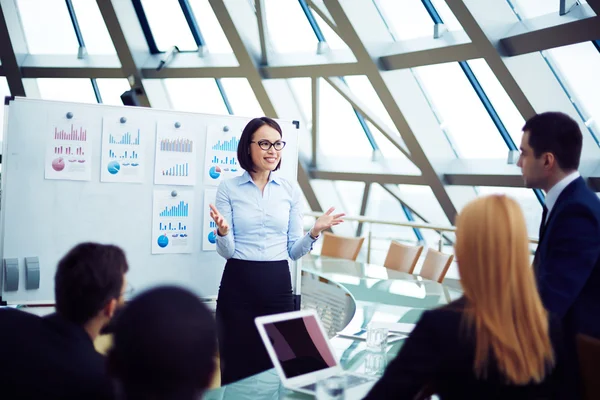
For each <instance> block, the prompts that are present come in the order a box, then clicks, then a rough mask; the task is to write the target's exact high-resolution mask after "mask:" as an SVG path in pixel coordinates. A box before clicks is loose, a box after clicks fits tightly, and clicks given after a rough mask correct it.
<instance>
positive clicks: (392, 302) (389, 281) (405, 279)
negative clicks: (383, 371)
mask: <svg viewBox="0 0 600 400" xmlns="http://www.w3.org/2000/svg"><path fill="white" fill-rule="evenodd" d="M302 271H303V272H304V273H307V274H309V275H315V276H316V277H318V278H321V277H322V278H325V279H326V280H329V281H333V282H335V283H337V284H339V285H341V286H343V287H344V288H345V289H346V290H347V291H348V292H349V293H350V294H351V296H352V297H353V299H354V302H355V305H356V310H355V312H354V316H353V317H352V319H351V321H350V322H349V324H348V325H347V326H346V328H345V329H344V332H353V333H354V332H355V333H358V332H361V331H362V332H364V331H366V328H367V326H368V325H369V323H371V322H383V323H396V322H400V323H408V324H414V323H416V322H417V321H418V320H419V318H420V316H421V314H422V313H423V311H425V310H427V309H431V308H435V307H438V306H441V305H443V304H447V303H449V302H451V301H453V300H456V299H457V298H459V297H460V296H461V295H462V293H461V292H460V291H459V290H456V289H453V288H449V287H446V286H444V285H443V284H440V283H438V282H433V281H429V280H425V279H422V278H420V277H418V276H414V275H411V274H407V273H403V272H399V271H394V270H389V269H387V268H385V267H382V266H378V265H373V264H367V263H362V262H355V261H349V260H342V259H334V258H326V257H320V256H312V255H309V256H306V257H303V258H302ZM330 343H331V345H332V347H333V349H334V351H335V352H336V355H337V356H338V359H339V360H340V363H341V365H342V367H343V369H345V370H348V371H353V372H356V373H365V372H366V371H365V368H366V366H367V364H371V365H372V363H373V362H374V361H376V362H377V361H378V362H381V360H375V359H374V358H376V357H379V358H381V357H382V355H381V354H376V353H373V352H371V351H370V350H368V349H367V347H366V342H365V341H364V340H358V339H350V338H346V337H340V336H335V337H333V338H331V339H330ZM403 343H404V340H400V341H396V342H394V343H392V344H389V345H388V346H387V348H386V350H385V352H384V356H385V357H384V358H387V360H384V361H383V362H384V364H385V362H386V361H387V362H389V361H391V360H392V359H393V358H394V357H395V356H396V354H397V353H398V351H399V350H400V348H401V347H402V344H403ZM310 397H311V396H308V395H305V394H301V393H297V392H293V391H290V390H287V389H285V388H284V387H283V385H282V384H281V381H280V379H279V377H278V375H277V372H276V371H275V369H271V370H269V371H265V372H263V373H261V374H257V375H255V376H252V377H249V378H246V379H243V380H241V381H239V382H235V383H232V384H229V385H226V386H223V387H221V388H218V389H214V390H211V391H208V392H206V394H205V396H204V398H205V399H209V400H212V399H215V400H216V399H305V398H310Z"/></svg>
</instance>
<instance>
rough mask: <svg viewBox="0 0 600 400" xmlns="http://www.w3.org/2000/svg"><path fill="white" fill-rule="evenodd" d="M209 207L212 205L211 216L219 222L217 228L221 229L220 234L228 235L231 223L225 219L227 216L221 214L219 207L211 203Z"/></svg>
mask: <svg viewBox="0 0 600 400" xmlns="http://www.w3.org/2000/svg"><path fill="white" fill-rule="evenodd" d="M209 207H210V217H211V218H212V219H213V221H215V223H216V224H217V229H218V230H219V235H221V236H225V235H227V234H228V233H229V224H228V223H227V221H226V220H225V217H223V216H222V215H221V213H220V212H219V210H217V207H215V206H214V205H212V204H210V205H209Z"/></svg>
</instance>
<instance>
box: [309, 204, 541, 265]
mask: <svg viewBox="0 0 600 400" xmlns="http://www.w3.org/2000/svg"><path fill="white" fill-rule="evenodd" d="M322 214H323V213H322V212H314V211H310V212H306V213H304V215H305V216H308V217H314V218H315V219H317V218H319V217H320V216H321V215H322ZM344 220H345V221H356V222H359V223H363V224H366V225H367V226H368V228H367V230H368V231H367V263H369V262H371V245H372V241H373V239H387V240H394V238H393V237H374V236H373V233H372V229H371V228H372V226H373V225H391V226H402V227H406V228H417V229H429V230H432V231H436V232H438V233H439V235H440V240H439V241H438V251H440V252H441V251H442V248H443V246H444V241H446V240H447V238H446V237H445V236H444V233H448V232H455V231H456V227H454V226H441V225H434V224H428V223H418V222H405V221H389V220H385V219H378V218H371V217H365V216H360V215H359V216H349V215H346V216H344ZM529 243H532V244H537V243H538V239H537V238H531V237H530V238H529Z"/></svg>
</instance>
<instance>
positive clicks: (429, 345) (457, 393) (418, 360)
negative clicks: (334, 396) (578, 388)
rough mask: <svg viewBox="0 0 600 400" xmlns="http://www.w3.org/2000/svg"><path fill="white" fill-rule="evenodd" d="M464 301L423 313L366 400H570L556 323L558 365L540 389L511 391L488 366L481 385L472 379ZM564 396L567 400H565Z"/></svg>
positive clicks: (471, 341)
mask: <svg viewBox="0 0 600 400" xmlns="http://www.w3.org/2000/svg"><path fill="white" fill-rule="evenodd" d="M465 304H466V300H464V298H462V299H459V300H457V301H455V302H453V303H450V304H448V305H447V306H444V307H442V308H438V309H436V310H430V311H426V312H425V313H423V316H422V317H421V319H420V320H419V322H418V323H417V326H416V327H415V329H414V330H413V331H412V333H411V334H410V336H409V337H408V339H406V343H404V345H403V346H402V348H401V350H400V353H398V356H397V357H396V358H395V359H394V360H393V361H392V362H391V363H390V364H389V365H388V367H387V368H386V370H385V373H384V375H383V377H382V378H381V379H380V380H379V382H377V383H376V384H375V386H374V387H373V389H372V390H371V392H370V393H369V394H368V395H367V397H366V398H367V399H414V398H420V397H415V396H417V394H419V393H421V391H424V392H425V393H429V394H433V393H435V394H437V395H438V396H440V398H441V399H442V400H447V399H457V400H459V399H460V400H465V399H486V400H487V399H509V400H518V399H574V398H576V397H574V396H573V393H574V390H575V384H574V382H575V380H574V379H575V377H574V375H573V374H572V373H570V371H572V370H573V368H572V366H573V365H574V361H573V360H572V359H571V357H570V356H569V355H568V354H567V353H566V351H565V347H564V343H563V338H562V332H561V327H560V322H559V321H558V319H556V318H554V319H552V320H551V323H550V337H551V340H552V344H553V347H554V351H555V356H556V359H557V363H556V365H555V368H554V369H553V370H552V371H551V373H550V374H548V375H547V376H546V379H545V380H544V381H543V382H542V383H540V384H530V385H526V386H514V385H508V384H506V380H505V378H504V377H503V376H502V374H501V373H500V372H499V371H498V370H497V368H496V367H495V363H494V362H493V360H492V362H490V367H489V369H488V377H487V379H485V380H482V379H478V378H476V376H475V372H474V369H473V362H474V359H475V335H474V332H472V331H471V332H469V331H467V330H466V327H465V325H463V322H462V319H463V310H464V307H465ZM565 396H566V397H565Z"/></svg>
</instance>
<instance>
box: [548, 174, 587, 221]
mask: <svg viewBox="0 0 600 400" xmlns="http://www.w3.org/2000/svg"><path fill="white" fill-rule="evenodd" d="M579 177H580V175H579V172H578V171H575V172H573V173H571V174H569V175H567V176H565V177H564V178H562V179H561V180H560V181H558V183H557V184H556V185H554V186H552V188H551V189H550V190H548V193H547V194H546V208H547V209H548V214H547V215H546V221H547V220H548V217H549V216H550V213H551V212H552V208H553V207H554V205H555V204H556V200H558V196H560V194H561V193H562V191H563V190H565V188H566V187H567V186H569V184H570V183H571V182H573V181H574V180H575V179H577V178H579ZM546 221H544V223H546Z"/></svg>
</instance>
